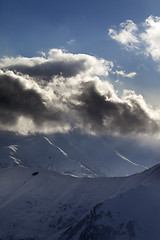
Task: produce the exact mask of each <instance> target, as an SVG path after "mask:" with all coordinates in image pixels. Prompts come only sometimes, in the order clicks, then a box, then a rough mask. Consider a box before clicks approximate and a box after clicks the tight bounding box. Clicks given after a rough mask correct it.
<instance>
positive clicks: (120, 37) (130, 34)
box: [108, 20, 139, 49]
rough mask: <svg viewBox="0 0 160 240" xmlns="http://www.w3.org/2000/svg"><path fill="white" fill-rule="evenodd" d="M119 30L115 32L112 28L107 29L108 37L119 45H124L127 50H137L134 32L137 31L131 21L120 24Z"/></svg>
mask: <svg viewBox="0 0 160 240" xmlns="http://www.w3.org/2000/svg"><path fill="white" fill-rule="evenodd" d="M120 27H121V30H120V31H119V32H117V31H116V30H114V29H113V28H110V29H109V31H108V32H109V36H110V37H111V38H112V39H114V40H116V41H118V42H119V43H121V44H123V45H125V47H126V48H127V49H134V48H137V45H138V43H139V40H138V38H137V37H136V32H137V30H138V28H137V25H136V24H135V23H134V22H133V21H132V20H127V21H126V22H124V23H121V24H120Z"/></svg>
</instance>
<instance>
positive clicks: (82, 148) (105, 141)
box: [0, 131, 160, 177]
mask: <svg viewBox="0 0 160 240" xmlns="http://www.w3.org/2000/svg"><path fill="white" fill-rule="evenodd" d="M8 139H9V141H8V142H7V139H5V141H4V138H1V136H0V142H1V145H0V156H1V158H0V167H10V166H15V165H21V166H29V167H37V166H39V167H40V168H43V169H48V170H53V171H56V172H60V173H65V174H69V175H75V176H79V177H84V176H88V177H100V176H127V175H130V174H134V173H137V172H141V171H143V170H145V169H146V168H147V167H151V166H153V165H154V164H157V163H159V161H160V149H159V143H157V147H155V146H156V144H154V147H153V146H152V145H151V144H142V143H141V142H140V141H139V142H138V141H137V140H134V139H128V138H127V139H125V138H120V137H112V136H108V137H103V136H101V137H100V136H99V137H98V136H91V135H84V134H80V133H79V132H76V131H75V132H70V133H68V134H54V135H50V136H42V135H37V136H32V137H27V136H26V137H22V136H21V137H20V136H19V137H15V138H14V137H13V136H12V137H8ZM150 159H152V161H151V160H150Z"/></svg>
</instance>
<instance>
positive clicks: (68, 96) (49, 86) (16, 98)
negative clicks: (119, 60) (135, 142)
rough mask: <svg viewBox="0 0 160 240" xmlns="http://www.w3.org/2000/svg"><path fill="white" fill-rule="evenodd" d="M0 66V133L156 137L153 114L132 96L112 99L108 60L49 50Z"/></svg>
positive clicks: (158, 122) (159, 120) (158, 116)
mask: <svg viewBox="0 0 160 240" xmlns="http://www.w3.org/2000/svg"><path fill="white" fill-rule="evenodd" d="M0 64H1V70H0V130H8V131H13V132H19V133H21V134H29V133H36V132H38V133H54V132H67V131H70V130H72V129H75V128H80V129H81V130H82V131H85V132H87V133H91V134H124V135H128V134H132V135H133V134H157V133H159V129H160V113H159V110H156V109H153V108H152V107H151V106H149V105H147V104H146V102H145V100H144V99H143V97H142V96H141V95H136V94H135V93H134V92H132V91H124V94H123V96H122V97H121V98H120V97H119V96H118V93H117V91H116V90H115V89H114V87H113V85H112V84H111V83H110V82H109V80H108V78H109V72H110V71H112V66H113V63H112V62H110V61H106V60H104V59H98V58H96V57H93V56H90V55H85V54H71V53H66V52H63V51H62V50H58V49H54V50H50V51H49V53H48V54H46V55H43V56H41V57H35V58H24V57H17V58H3V59H1V61H0ZM55 66H56V67H55ZM55 69H58V71H55ZM116 74H119V75H122V76H124V77H133V76H134V75H135V73H134V72H133V73H129V74H126V73H125V71H119V72H118V71H117V72H116ZM127 75H128V76H127ZM100 76H103V78H102V79H103V80H101V77H100ZM104 76H105V77H106V80H104Z"/></svg>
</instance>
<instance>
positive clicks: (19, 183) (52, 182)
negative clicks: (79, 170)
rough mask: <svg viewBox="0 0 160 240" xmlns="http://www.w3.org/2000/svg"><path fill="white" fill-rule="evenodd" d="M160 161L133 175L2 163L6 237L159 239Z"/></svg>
mask: <svg viewBox="0 0 160 240" xmlns="http://www.w3.org/2000/svg"><path fill="white" fill-rule="evenodd" d="M159 190H160V164H159V165H156V166H154V167H152V168H150V169H148V170H145V171H143V172H141V173H138V174H134V175H131V176H128V177H111V178H108V177H99V178H86V177H84V178H77V177H72V176H69V175H65V174H60V173H57V172H53V171H49V170H44V169H40V168H27V167H20V166H16V167H11V168H1V169H0V216H1V217H0V226H1V227H0V239H1V240H9V239H10V240H11V239H12V240H44V239H45V240H53V239H54V240H66V239H69V240H82V239H83V240H88V239H92V240H94V239H96V240H100V239H101V240H105V239H107V240H113V239H115V240H121V239H126V240H129V239H136V240H150V239H154V240H158V239H159V235H160V229H159V218H160V194H159V192H160V191H159Z"/></svg>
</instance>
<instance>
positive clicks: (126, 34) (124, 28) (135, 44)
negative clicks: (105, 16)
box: [109, 16, 160, 61]
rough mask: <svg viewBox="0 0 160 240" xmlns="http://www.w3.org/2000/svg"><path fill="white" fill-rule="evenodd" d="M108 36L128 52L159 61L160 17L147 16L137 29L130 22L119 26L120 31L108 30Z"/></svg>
mask: <svg viewBox="0 0 160 240" xmlns="http://www.w3.org/2000/svg"><path fill="white" fill-rule="evenodd" d="M109 36H110V37H111V38H112V39H114V40H116V41H117V42H119V43H120V44H122V45H123V46H125V47H126V49H128V50H134V51H136V53H141V54H142V53H143V54H145V55H146V56H151V57H152V59H153V60H154V61H159V60H160V17H157V16H156V17H154V16H149V17H148V18H147V19H146V20H145V21H144V22H143V23H141V24H140V25H139V27H138V25H136V24H135V23H134V22H133V21H132V20H127V21H126V22H124V23H121V24H120V31H119V32H117V31H116V30H114V29H112V28H111V29H109Z"/></svg>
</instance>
